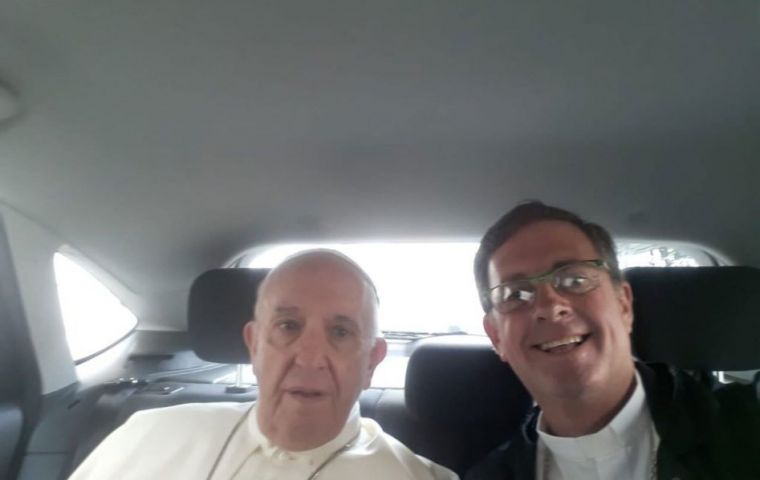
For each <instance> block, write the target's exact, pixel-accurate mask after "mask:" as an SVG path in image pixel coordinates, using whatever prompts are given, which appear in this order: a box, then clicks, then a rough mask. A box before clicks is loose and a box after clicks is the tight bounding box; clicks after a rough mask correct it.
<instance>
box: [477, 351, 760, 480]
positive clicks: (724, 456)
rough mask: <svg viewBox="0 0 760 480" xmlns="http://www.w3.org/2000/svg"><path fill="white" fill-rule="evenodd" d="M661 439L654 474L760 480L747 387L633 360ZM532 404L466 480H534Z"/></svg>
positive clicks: (757, 436) (757, 414)
mask: <svg viewBox="0 0 760 480" xmlns="http://www.w3.org/2000/svg"><path fill="white" fill-rule="evenodd" d="M637 369H638V371H639V374H640V376H641V380H642V384H643V387H644V390H645V392H646V397H647V404H648V406H649V410H650V413H651V415H652V420H653V421H654V424H655V428H656V429H657V434H658V435H659V437H660V447H659V449H658V451H657V478H659V479H667V480H670V479H672V478H680V479H682V480H691V479H694V480H717V479H720V480H744V479H750V478H760V457H758V455H757V453H758V452H760V405H758V402H757V398H756V396H755V392H754V388H753V386H752V385H739V384H732V385H727V386H725V387H723V388H721V389H718V390H715V391H712V390H710V389H708V388H707V387H706V386H704V385H703V384H702V383H701V382H698V381H696V380H695V379H694V378H692V377H691V376H690V375H688V374H686V373H684V372H682V371H674V370H671V369H669V368H668V367H667V366H665V365H663V364H651V365H643V364H637ZM538 413H539V410H538V409H537V408H536V409H535V410H534V411H533V413H532V414H531V415H530V417H529V418H528V420H527V421H526V423H525V425H524V427H523V429H522V431H521V433H520V434H518V435H515V436H514V437H513V438H512V439H511V440H510V441H508V442H507V443H505V444H504V445H502V446H500V447H499V448H498V449H496V450H494V451H493V452H492V453H491V454H490V455H489V456H488V457H487V458H486V460H484V461H483V462H481V463H480V464H479V465H477V466H475V467H474V468H473V469H471V470H470V472H468V474H467V475H466V477H465V478H466V480H497V479H498V480H506V479H510V480H534V478H535V464H536V444H537V437H538V435H537V433H536V421H537V419H538Z"/></svg>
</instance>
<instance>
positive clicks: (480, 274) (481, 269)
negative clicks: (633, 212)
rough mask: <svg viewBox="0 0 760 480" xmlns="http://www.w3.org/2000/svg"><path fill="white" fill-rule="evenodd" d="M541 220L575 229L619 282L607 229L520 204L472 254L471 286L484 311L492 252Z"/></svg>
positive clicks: (556, 210) (530, 203)
mask: <svg viewBox="0 0 760 480" xmlns="http://www.w3.org/2000/svg"><path fill="white" fill-rule="evenodd" d="M545 220H557V221H560V222H567V223H570V224H572V225H575V226H576V227H578V228H579V229H580V230H581V231H582V232H583V233H584V235H586V237H587V238H588V239H589V240H590V241H591V243H592V245H593V246H594V248H595V249H596V250H597V252H598V253H599V255H600V257H601V259H602V260H604V261H605V262H606V263H607V267H608V268H609V272H610V277H611V278H612V280H613V281H614V282H616V283H619V282H620V281H622V278H623V276H622V274H621V273H620V266H619V265H618V260H617V254H616V253H615V242H614V241H613V240H612V236H611V235H610V234H609V232H608V231H607V230H605V229H604V228H603V227H601V226H600V225H598V224H596V223H591V222H587V221H586V220H583V219H582V218H581V217H579V216H578V215H576V214H575V213H573V212H570V211H568V210H564V209H562V208H558V207H552V206H549V205H546V204H544V203H542V202H539V201H536V200H532V201H528V202H524V203H521V204H519V205H517V206H516V207H514V208H513V209H512V210H510V211H509V212H507V213H506V214H504V215H503V216H502V217H501V218H500V219H498V220H497V221H496V223H494V224H493V225H492V226H491V227H490V228H489V229H488V231H486V233H485V235H483V238H482V239H481V240H480V247H479V248H478V251H477V253H476V254H475V284H476V286H477V288H478V294H479V296H480V304H481V306H482V307H483V310H484V311H486V312H488V311H490V310H491V308H492V305H491V300H490V299H489V298H488V296H487V295H484V292H485V291H486V290H487V289H488V287H489V285H488V262H489V261H490V260H491V256H492V255H493V253H494V252H495V251H496V250H498V249H499V247H501V246H502V245H504V243H506V242H507V240H509V239H510V238H512V237H513V236H514V235H515V234H516V233H517V232H518V231H520V230H521V229H522V228H524V227H527V226H528V225H531V224H533V223H536V222H540V221H545Z"/></svg>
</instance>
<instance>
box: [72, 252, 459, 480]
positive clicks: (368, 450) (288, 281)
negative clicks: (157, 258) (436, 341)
mask: <svg viewBox="0 0 760 480" xmlns="http://www.w3.org/2000/svg"><path fill="white" fill-rule="evenodd" d="M377 304H378V301H377V295H376V292H375V289H374V286H373V284H372V282H371V280H370V279H369V277H368V276H367V275H366V274H365V273H364V272H363V271H362V270H361V269H360V268H359V267H358V266H357V265H356V264H355V263H353V262H352V261H351V260H349V259H348V258H346V257H344V256H343V255H341V254H339V253H337V252H332V251H326V250H319V251H311V252H306V253H303V254H299V255H296V256H293V257H291V258H290V259H288V260H286V261H285V262H284V263H283V264H281V265H280V266H279V267H277V268H275V269H274V270H273V271H272V272H271V273H270V274H269V275H268V276H267V277H266V279H265V280H264V282H263V283H262V284H261V286H260V288H259V295H258V301H257V303H256V306H255V310H254V318H253V320H252V321H250V322H249V323H248V324H246V326H245V329H244V331H243V336H244V338H245V343H246V345H247V346H248V350H249V352H250V356H251V361H252V363H253V368H254V371H255V373H256V376H257V378H258V381H259V399H258V401H257V402H255V403H254V404H233V403H223V404H191V405H181V406H176V407H169V408H163V409H156V410H149V411H144V412H140V413H137V414H135V415H134V416H133V417H132V418H131V419H130V420H129V421H128V422H127V423H126V424H125V425H124V426H122V427H121V428H119V429H118V430H116V431H115V432H114V433H113V434H112V435H111V436H109V437H108V438H107V439H106V440H105V441H104V442H103V443H102V444H101V445H100V446H99V447H98V448H97V449H96V450H95V451H94V452H93V454H92V455H91V456H90V457H89V458H88V459H87V460H85V462H84V463H83V464H82V465H81V467H79V469H78V470H77V471H76V472H75V473H74V475H73V476H72V477H71V479H74V480H80V479H84V478H87V479H98V480H102V479H117V478H118V479H140V480H144V479H147V478H157V479H158V478H160V479H175V478H176V479H215V480H222V479H224V480H227V479H257V480H266V479H278V480H283V479H285V480H287V479H294V480H295V479H298V480H306V479H314V478H317V477H319V478H325V479H356V478H361V479H362V480H375V479H376V480H385V479H394V480H395V479H409V480H411V479H431V480H432V479H456V478H457V477H456V475H455V474H453V473H452V472H450V471H449V470H447V469H445V468H443V467H440V466H438V465H436V464H434V463H432V462H430V461H428V460H426V459H424V458H421V457H418V456H416V455H415V454H413V453H412V452H411V451H410V450H409V449H407V448H406V447H405V446H404V445H402V444H401V443H400V442H398V441H397V440H395V439H394V438H392V437H391V436H389V435H387V434H385V433H384V432H383V431H382V429H381V428H380V426H379V425H378V424H377V423H375V422H374V421H372V420H370V419H366V418H361V417H360V416H359V408H358V404H357V399H358V397H359V394H360V392H361V391H362V390H363V389H365V388H367V387H369V384H370V380H371V378H372V373H373V371H374V369H375V367H376V366H377V365H378V364H379V363H380V362H381V361H382V360H383V358H384V357H385V353H386V345H385V341H384V340H383V339H382V338H380V337H379V334H378V327H377Z"/></svg>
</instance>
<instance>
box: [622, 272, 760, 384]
mask: <svg viewBox="0 0 760 480" xmlns="http://www.w3.org/2000/svg"><path fill="white" fill-rule="evenodd" d="M625 277H626V279H627V280H628V281H629V282H630V284H631V288H632V289H633V309H634V322H633V337H632V343H633V350H634V353H635V355H636V356H637V357H638V358H639V359H640V360H642V361H645V362H662V363H667V364H668V365H672V366H675V367H678V368H682V369H689V370H753V369H756V368H758V367H760V348H757V346H756V345H757V339H758V338H760V270H758V269H756V268H751V267H677V268H676V267H671V268H659V267H638V268H631V269H628V270H626V272H625Z"/></svg>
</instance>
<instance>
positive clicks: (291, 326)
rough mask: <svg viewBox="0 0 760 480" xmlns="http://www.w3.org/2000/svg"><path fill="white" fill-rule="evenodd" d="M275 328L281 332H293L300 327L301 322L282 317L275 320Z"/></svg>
mask: <svg viewBox="0 0 760 480" xmlns="http://www.w3.org/2000/svg"><path fill="white" fill-rule="evenodd" d="M275 328H276V329H277V330H278V331H279V332H281V333H286V334H293V333H297V332H298V331H299V330H300V329H301V324H300V323H299V322H298V321H297V320H294V319H292V318H283V319H280V320H277V321H276V322H275Z"/></svg>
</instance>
